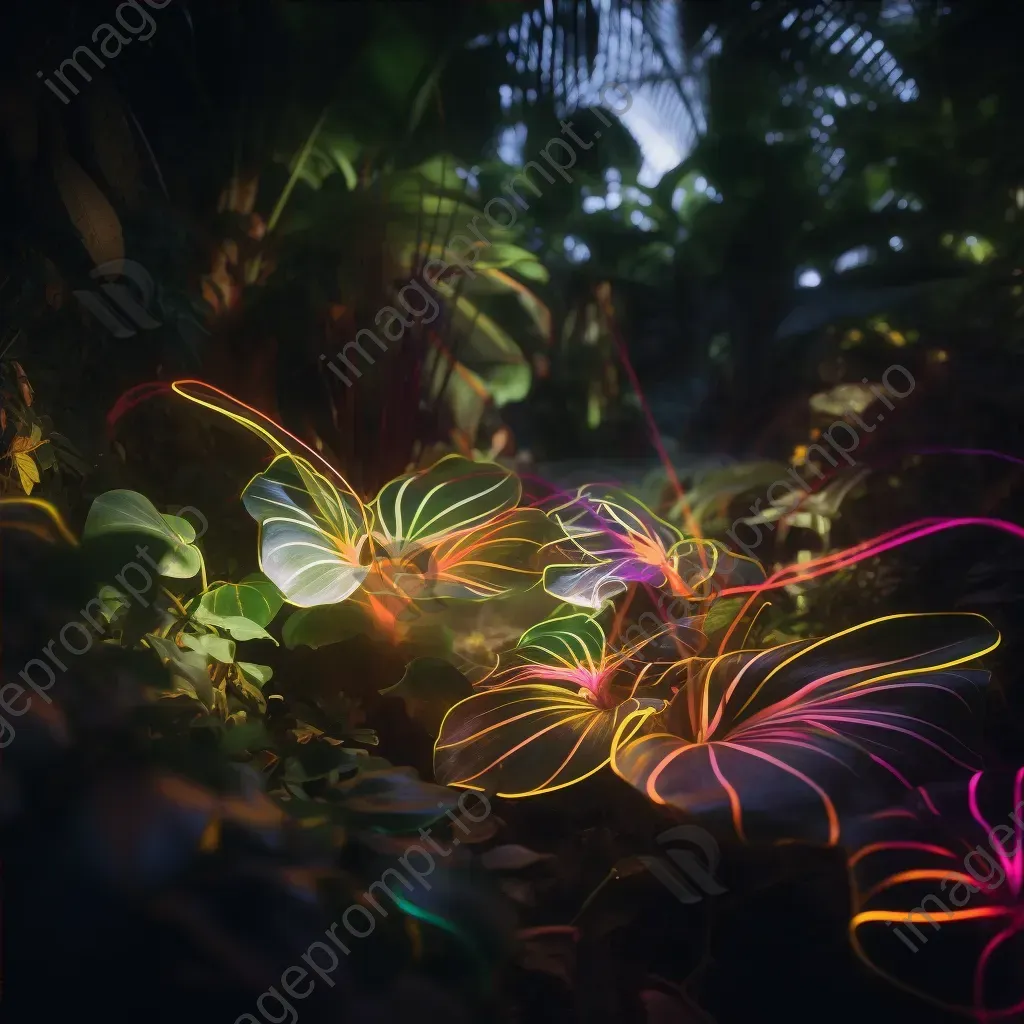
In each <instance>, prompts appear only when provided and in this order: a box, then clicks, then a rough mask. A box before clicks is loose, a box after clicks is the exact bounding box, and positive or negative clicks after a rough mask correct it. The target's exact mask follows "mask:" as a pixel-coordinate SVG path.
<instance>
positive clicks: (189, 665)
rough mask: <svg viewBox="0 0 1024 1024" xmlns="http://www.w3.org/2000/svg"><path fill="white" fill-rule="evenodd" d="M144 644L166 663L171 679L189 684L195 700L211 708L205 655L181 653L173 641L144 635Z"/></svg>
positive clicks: (210, 693)
mask: <svg viewBox="0 0 1024 1024" xmlns="http://www.w3.org/2000/svg"><path fill="white" fill-rule="evenodd" d="M145 639H146V642H147V643H148V644H149V646H150V648H151V649H152V650H153V651H154V653H155V654H156V655H157V657H158V658H160V660H161V661H162V662H166V664H167V668H168V670H169V671H170V673H171V676H172V678H173V677H177V678H178V679H183V680H185V681H186V682H187V683H188V684H190V686H191V688H192V690H193V692H194V693H195V695H196V698H197V699H198V700H200V701H202V703H203V704H205V705H206V706H207V707H212V706H213V683H212V682H211V681H210V674H209V672H208V671H207V658H206V655H205V654H203V653H200V652H196V651H183V650H182V649H181V648H180V647H179V646H178V645H177V644H176V643H175V642H174V641H173V640H168V639H167V638H166V637H161V636H154V635H153V634H147V635H146V638H145Z"/></svg>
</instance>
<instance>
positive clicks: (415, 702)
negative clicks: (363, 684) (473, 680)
mask: <svg viewBox="0 0 1024 1024" xmlns="http://www.w3.org/2000/svg"><path fill="white" fill-rule="evenodd" d="M380 692H381V695H382V696H384V697H401V698H402V701H403V703H404V704H405V710H406V712H407V713H408V715H409V717H410V718H412V719H414V720H415V721H417V722H419V723H420V724H421V725H422V726H423V727H424V728H425V729H426V730H427V732H428V733H429V734H430V735H431V736H437V734H438V732H440V730H441V722H442V720H443V719H444V716H445V714H446V713H447V711H448V709H449V708H451V707H452V706H453V705H455V704H457V703H458V702H459V701H460V700H462V699H463V698H465V697H468V696H469V695H470V694H471V693H472V692H473V688H472V686H470V685H469V680H468V679H467V678H466V677H465V676H464V675H463V674H462V673H461V672H460V671H459V670H458V669H457V668H456V667H455V666H454V665H452V664H451V662H448V661H445V660H444V659H443V658H416V659H414V660H413V661H411V662H409V664H408V665H407V666H406V669H405V674H404V675H403V676H402V678H401V679H400V680H399V681H398V682H397V683H395V685H394V686H389V687H388V688H387V689H385V690H381V691H380Z"/></svg>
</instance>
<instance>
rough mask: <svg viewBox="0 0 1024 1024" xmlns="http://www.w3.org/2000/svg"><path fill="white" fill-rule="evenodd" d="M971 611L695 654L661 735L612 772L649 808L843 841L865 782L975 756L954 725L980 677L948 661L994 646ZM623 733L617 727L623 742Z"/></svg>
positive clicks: (629, 745)
mask: <svg viewBox="0 0 1024 1024" xmlns="http://www.w3.org/2000/svg"><path fill="white" fill-rule="evenodd" d="M998 643H999V636H998V634H997V633H996V631H995V630H994V629H993V628H992V626H991V624H990V623H989V622H988V621H987V620H986V619H984V618H982V617H981V616H980V615H973V614H924V615H892V616H888V617H886V618H882V619H876V620H874V621H872V622H868V623H864V624H862V625H859V626H855V627H853V628H851V629H847V630H844V631H842V632H840V633H836V634H835V635H834V636H830V637H826V638H824V639H821V640H798V641H795V642H793V643H789V644H784V645H782V646H779V647H773V648H769V649H767V650H763V651H735V652H732V653H729V654H724V655H720V656H718V657H716V658H714V659H712V660H710V661H701V662H697V661H696V660H694V661H692V662H691V663H690V664H689V678H688V680H687V682H686V685H685V687H684V688H682V689H680V690H679V692H678V693H677V695H676V697H675V698H674V699H673V702H672V705H671V707H670V709H669V711H668V712H667V713H666V715H665V716H664V720H665V724H666V725H667V726H668V728H669V729H670V730H671V731H660V732H654V733H649V734H647V735H643V736H639V737H637V738H636V739H634V740H632V742H623V743H620V745H619V746H617V749H616V751H615V753H614V756H613V759H612V766H613V768H614V770H615V771H616V773H618V774H619V775H621V776H622V778H624V779H626V781H628V782H630V783H632V784H633V785H634V786H636V787H637V788H638V789H639V790H641V792H645V793H646V794H647V795H648V796H649V797H650V798H651V799H652V800H654V801H655V802H656V803H663V804H672V805H674V806H676V807H679V808H682V809H683V810H686V811H687V812H689V813H692V814H702V815H709V816H711V817H714V816H716V815H720V816H722V817H723V819H724V821H730V820H731V825H732V827H733V829H734V830H735V832H736V833H737V834H738V835H739V836H740V837H741V838H744V837H745V836H746V833H747V831H748V830H750V829H754V828H761V827H763V828H764V829H765V830H766V831H767V832H768V834H770V835H771V837H772V838H776V839H789V838H805V839H813V840H817V841H823V842H827V843H835V842H837V841H838V839H839V825H840V823H839V810H840V809H842V810H850V809H853V808H854V807H856V806H857V805H858V804H860V803H863V802H864V801H865V800H867V799H868V797H869V796H870V795H872V792H873V791H872V788H871V786H872V784H877V785H894V786H899V787H909V786H910V785H913V778H912V777H917V778H936V777H939V776H940V775H941V774H948V773H950V772H951V771H954V772H955V771H956V770H957V769H959V770H961V771H964V770H968V769H969V768H970V767H971V766H972V764H974V763H975V762H976V760H977V759H976V757H975V755H974V754H973V753H972V751H971V750H970V749H969V747H967V746H966V745H965V744H963V743H962V742H961V741H960V740H959V739H958V738H957V736H956V735H955V734H954V731H953V730H956V731H959V732H962V731H963V730H964V728H965V726H966V725H968V724H969V723H970V721H971V715H970V712H971V702H970V699H969V698H970V697H971V696H972V695H973V694H974V693H976V692H977V691H978V690H980V688H981V686H982V685H983V684H984V682H985V681H986V680H987V675H986V674H985V673H983V672H977V671H965V670H963V669H957V670H955V671H954V668H955V666H958V665H961V664H963V663H964V662H967V661H970V660H972V659H975V658H978V657H980V656H981V655H983V654H985V653H987V652H988V651H991V650H993V649H994V648H995V647H996V646H997V644H998ZM631 731H635V730H631V729H630V728H629V727H628V726H627V727H625V728H624V729H623V737H625V736H626V735H628V734H629V733H630V732H631Z"/></svg>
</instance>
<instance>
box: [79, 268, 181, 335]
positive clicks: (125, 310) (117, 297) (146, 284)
mask: <svg viewBox="0 0 1024 1024" xmlns="http://www.w3.org/2000/svg"><path fill="white" fill-rule="evenodd" d="M89 276H90V277H91V278H92V279H93V280H94V281H101V284H100V286H99V290H98V291H88V290H86V289H79V290H77V291H75V292H74V293H73V294H74V296H75V298H76V299H78V301H79V302H80V303H81V304H82V305H83V306H84V307H85V308H86V309H87V310H88V311H89V312H90V313H92V315H93V316H94V317H96V319H97V320H98V321H99V322H100V323H101V324H103V326H104V327H106V328H107V330H108V331H110V333H111V334H113V335H114V337H115V338H131V337H133V336H134V335H136V334H138V332H139V331H140V330H143V331H152V330H154V329H155V328H157V327H160V326H161V324H160V321H159V320H156V319H154V318H153V316H152V315H151V314H150V312H149V308H148V307H149V303H150V302H151V301H152V299H153V296H154V294H155V293H156V286H155V285H154V283H153V278H152V277H150V276H149V271H148V270H146V268H145V267H144V266H142V264H141V263H136V262H135V261H134V260H110V262H108V263H101V264H100V265H99V266H98V267H96V268H95V269H94V270H92V271H91V272H90V273H89ZM103 279H105V280H103ZM126 282H127V283H126ZM129 284H130V285H133V286H134V292H133V289H132V288H129Z"/></svg>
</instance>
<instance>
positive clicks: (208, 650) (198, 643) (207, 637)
mask: <svg viewBox="0 0 1024 1024" xmlns="http://www.w3.org/2000/svg"><path fill="white" fill-rule="evenodd" d="M181 642H182V643H183V644H184V645H185V646H186V647H190V648H191V649H192V650H193V651H199V652H200V653H201V654H205V655H207V657H210V658H213V659H214V660H215V661H219V662H221V663H222V664H224V665H230V664H232V662H234V660H235V641H234V640H227V639H226V638H224V637H222V636H214V635H213V634H212V633H204V634H203V635H202V636H192V635H191V634H189V633H183V634H182V637H181Z"/></svg>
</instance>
